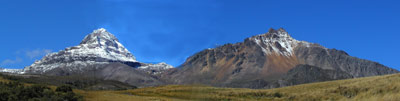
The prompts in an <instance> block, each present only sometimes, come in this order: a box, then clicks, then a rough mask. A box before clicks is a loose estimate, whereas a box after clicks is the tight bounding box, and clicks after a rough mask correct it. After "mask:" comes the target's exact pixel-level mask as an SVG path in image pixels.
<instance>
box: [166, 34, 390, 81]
mask: <svg viewBox="0 0 400 101" xmlns="http://www.w3.org/2000/svg"><path fill="white" fill-rule="evenodd" d="M300 64H307V65H311V66H316V67H318V68H321V69H324V70H333V71H337V72H341V73H347V74H349V75H350V76H349V77H346V78H352V77H365V76H374V75H383V74H391V73H397V72H398V71H397V70H394V69H391V68H389V67H386V66H383V65H381V64H379V63H376V62H373V61H368V60H363V59H358V58H356V57H351V56H349V55H348V54H347V53H345V52H344V51H340V50H336V49H327V48H325V47H323V46H321V45H318V44H314V43H309V42H305V41H298V40H296V39H294V38H292V37H291V36H290V35H289V34H288V33H287V32H286V31H285V30H284V29H282V28H281V29H278V30H274V29H270V30H269V32H268V33H266V34H260V35H256V36H252V37H250V38H247V39H245V40H244V42H240V43H235V44H226V45H223V46H220V47H217V48H213V49H206V50H203V51H201V52H198V53H196V54H195V55H193V56H191V57H189V58H188V59H187V60H186V62H185V63H184V64H182V65H181V66H180V67H179V69H176V70H173V71H170V75H171V78H174V79H173V80H170V82H171V83H176V84H206V85H214V86H223V87H246V88H264V86H267V85H271V84H272V83H273V82H276V81H277V80H279V79H281V78H282V77H284V76H285V74H286V73H287V72H288V71H289V70H291V69H293V68H294V67H295V66H297V65H300ZM341 79H343V78H341Z"/></svg>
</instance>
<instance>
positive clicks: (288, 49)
mask: <svg viewBox="0 0 400 101" xmlns="http://www.w3.org/2000/svg"><path fill="white" fill-rule="evenodd" d="M250 40H253V41H254V42H255V43H256V44H257V45H258V46H260V47H261V49H262V51H263V52H264V53H265V54H273V53H277V54H280V55H283V56H292V55H293V49H294V48H295V47H296V46H297V45H305V46H309V45H310V44H311V43H308V42H305V41H298V40H296V39H294V38H293V37H291V36H290V35H289V33H288V32H286V30H284V29H283V28H280V29H278V30H275V29H272V28H271V29H270V30H269V31H268V33H266V34H260V35H256V36H253V37H250Z"/></svg>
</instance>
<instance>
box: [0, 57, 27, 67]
mask: <svg viewBox="0 0 400 101" xmlns="http://www.w3.org/2000/svg"><path fill="white" fill-rule="evenodd" d="M20 62H22V59H21V58H19V57H16V58H15V59H6V60H4V61H2V62H1V65H8V64H16V63H20Z"/></svg>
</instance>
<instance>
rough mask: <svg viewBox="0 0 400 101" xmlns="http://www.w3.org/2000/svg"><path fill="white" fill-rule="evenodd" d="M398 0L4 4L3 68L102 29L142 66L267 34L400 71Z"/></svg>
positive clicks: (4, 0)
mask: <svg viewBox="0 0 400 101" xmlns="http://www.w3.org/2000/svg"><path fill="white" fill-rule="evenodd" d="M399 4H400V2H399V1H396V0H392V1H390V0H375V1H373V0H369V1H366V0H302V1H300V0H245V1H242V0H241V1H239V0H238V1H236V0H1V1H0V14H1V16H0V34H1V37H0V44H1V47H2V48H1V50H0V53H1V57H0V67H5V68H23V67H24V66H28V65H30V64H32V63H33V62H34V61H35V60H37V59H40V58H41V57H43V56H44V55H45V54H47V53H49V52H57V51H59V50H63V49H64V48H65V47H70V46H75V45H78V44H79V42H80V41H81V40H82V39H83V38H84V36H85V35H87V34H88V33H90V32H92V30H94V29H97V28H100V27H104V28H106V29H107V30H108V31H109V32H111V33H113V34H114V35H115V36H116V37H117V38H118V39H119V40H120V42H121V43H122V44H123V45H124V46H125V47H126V48H128V50H129V51H131V52H132V53H133V54H134V55H135V56H136V58H137V60H138V61H143V62H162V61H165V62H166V63H169V64H172V65H174V66H178V65H180V64H181V63H183V62H184V61H185V59H186V58H187V57H188V56H190V55H192V54H194V53H196V52H199V51H201V50H203V49H206V48H213V47H215V46H216V45H223V44H226V43H236V42H241V41H243V40H244V39H245V38H247V37H250V36H253V35H257V34H262V33H265V32H267V31H268V29H269V28H271V27H272V28H279V27H283V28H285V29H286V30H287V31H288V32H289V33H290V34H291V36H292V37H294V38H296V39H298V40H305V41H309V42H313V43H319V44H321V45H323V46H326V47H328V48H336V49H340V50H344V51H346V52H348V53H349V54H350V55H352V56H356V57H359V58H362V59H368V60H372V61H377V62H379V63H382V64H384V65H386V66H389V67H392V68H396V69H400V64H399V59H398V57H400V54H399V52H400V47H399V41H398V40H399V37H400V34H399V32H400V31H399V29H400V25H399V24H400V20H399V18H400V13H399V12H400V6H398V5H399Z"/></svg>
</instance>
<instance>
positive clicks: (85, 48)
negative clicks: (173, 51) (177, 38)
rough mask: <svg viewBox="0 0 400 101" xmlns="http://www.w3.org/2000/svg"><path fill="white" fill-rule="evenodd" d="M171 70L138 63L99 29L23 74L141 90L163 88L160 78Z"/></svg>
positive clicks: (102, 29)
mask: <svg viewBox="0 0 400 101" xmlns="http://www.w3.org/2000/svg"><path fill="white" fill-rule="evenodd" d="M171 68H173V67H172V66H171V65H168V64H166V63H158V64H147V63H142V62H139V61H136V59H135V57H134V56H133V55H132V53H130V52H129V51H128V50H127V49H126V48H125V47H124V46H123V45H122V44H121V43H120V42H119V41H118V39H117V38H116V37H115V36H114V35H112V34H111V33H110V32H108V31H106V30H105V29H104V28H100V29H97V30H94V31H93V32H92V33H90V34H89V35H87V36H86V37H85V38H84V39H83V40H82V42H81V43H80V44H79V45H77V46H73V47H68V48H66V49H65V50H61V51H59V52H55V53H51V54H47V55H46V56H44V57H43V58H42V59H41V60H39V61H36V62H35V63H33V64H32V65H31V66H28V67H25V68H24V70H23V71H24V73H25V74H42V75H52V76H65V75H81V76H91V77H96V78H99V79H105V80H117V81H120V82H124V83H128V84H131V85H134V86H138V87H142V86H155V85H161V84H164V83H163V82H162V81H160V80H159V79H158V76H160V74H161V73H162V72H164V71H166V70H168V69H171Z"/></svg>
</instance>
